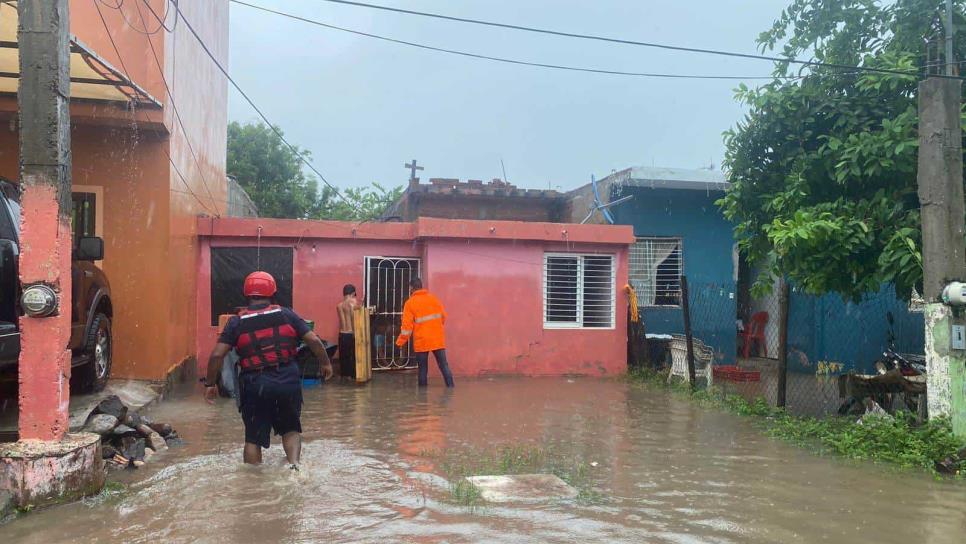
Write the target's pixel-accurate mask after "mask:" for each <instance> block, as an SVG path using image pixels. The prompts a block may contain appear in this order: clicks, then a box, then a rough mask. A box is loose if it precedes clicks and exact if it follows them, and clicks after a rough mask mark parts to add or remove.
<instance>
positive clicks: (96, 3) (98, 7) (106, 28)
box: [93, 0, 218, 216]
mask: <svg viewBox="0 0 966 544" xmlns="http://www.w3.org/2000/svg"><path fill="white" fill-rule="evenodd" d="M93 1H94V8H95V9H96V10H97V15H98V17H100V19H101V24H103V25H104V31H105V32H106V33H107V37H108V39H109V40H110V41H111V47H113V48H114V54H116V55H117V60H118V62H120V64H121V70H123V71H124V77H126V78H128V80H130V79H131V76H130V75H128V74H130V72H128V69H127V66H126V65H125V64H124V57H123V56H122V55H121V50H120V49H118V47H117V43H116V42H115V41H114V36H113V35H112V34H111V31H110V27H109V26H108V24H107V19H105V18H104V13H103V12H101V3H100V1H99V0H93ZM162 147H164V146H162ZM164 153H165V155H166V156H167V157H168V162H170V163H171V166H172V167H173V168H174V169H175V172H177V173H178V177H179V178H180V179H181V182H182V183H184V186H185V188H186V189H187V190H188V192H189V193H191V196H193V197H194V199H195V200H196V201H198V204H200V205H201V207H202V208H204V209H205V210H206V211H207V212H209V213H211V214H212V215H216V216H217V215H218V213H217V212H212V211H211V209H210V208H209V207H208V205H207V204H205V203H204V201H202V200H201V199H200V198H199V197H198V195H197V194H195V192H194V191H192V190H191V186H190V185H189V184H188V181H187V180H185V178H184V176H182V175H181V171H180V170H178V166H177V165H176V164H175V163H174V159H172V158H171V155H170V154H169V153H168V150H167V149H165V150H164Z"/></svg>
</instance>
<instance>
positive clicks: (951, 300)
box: [943, 281, 966, 306]
mask: <svg viewBox="0 0 966 544" xmlns="http://www.w3.org/2000/svg"><path fill="white" fill-rule="evenodd" d="M943 304H947V305H949V306H966V283H962V282H958V281H954V282H952V283H950V284H949V285H947V286H946V288H945V289H943Z"/></svg>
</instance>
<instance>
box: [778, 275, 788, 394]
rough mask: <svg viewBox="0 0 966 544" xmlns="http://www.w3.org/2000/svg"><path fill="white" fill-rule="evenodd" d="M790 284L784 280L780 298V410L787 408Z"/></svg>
mask: <svg viewBox="0 0 966 544" xmlns="http://www.w3.org/2000/svg"><path fill="white" fill-rule="evenodd" d="M788 305H789V301H788V284H787V283H786V282H785V281H784V280H782V282H781V296H780V297H779V298H778V398H777V401H776V404H777V405H778V407H779V408H784V407H785V402H786V393H787V390H788Z"/></svg>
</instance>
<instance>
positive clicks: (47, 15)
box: [17, 0, 72, 441]
mask: <svg viewBox="0 0 966 544" xmlns="http://www.w3.org/2000/svg"><path fill="white" fill-rule="evenodd" d="M18 11H19V21H20V22H19V28H18V32H17V39H18V43H19V48H20V88H19V91H18V95H17V100H18V103H19V108H20V186H21V188H22V201H21V205H22V208H23V214H22V219H21V223H20V225H21V228H20V232H21V233H22V234H21V239H20V281H21V284H22V285H23V287H24V290H25V291H26V290H27V289H28V288H29V287H30V286H45V287H41V290H42V292H41V293H39V295H38V296H39V297H40V298H38V299H37V300H35V301H34V302H35V303H38V304H41V303H44V302H46V303H47V304H49V305H50V306H54V305H56V306H54V307H53V309H52V311H50V312H49V313H52V315H51V316H49V317H29V316H24V317H22V318H20V331H21V352H20V373H19V374H20V378H19V379H20V421H19V430H20V439H21V440H24V439H39V440H51V441H55V440H60V439H62V438H63V437H64V434H65V433H66V432H67V430H68V423H67V405H68V401H69V399H70V391H69V383H70V382H69V380H70V352H69V351H68V348H67V346H68V343H69V341H70V319H71V314H70V308H71V276H70V270H71V269H70V265H71V246H72V244H71V224H70V209H71V194H70V193H71V179H70V176H71V171H70V170H71V155H70V111H69V105H70V33H69V28H70V19H69V14H68V13H69V12H68V0H27V1H24V0H21V2H19V4H18ZM51 291H52V293H51ZM44 294H47V296H48V298H47V299H46V301H44V300H43V298H42V297H43V295H44ZM51 295H53V296H51ZM31 306H32V305H31Z"/></svg>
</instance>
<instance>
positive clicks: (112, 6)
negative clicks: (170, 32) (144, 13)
mask: <svg viewBox="0 0 966 544" xmlns="http://www.w3.org/2000/svg"><path fill="white" fill-rule="evenodd" d="M96 1H97V2H98V3H99V4H100V5H102V6H104V7H105V8H107V9H111V10H114V11H116V12H118V13H120V14H121V18H122V19H124V22H125V23H126V24H127V26H128V27H130V28H131V30H133V31H134V32H136V33H138V34H141V35H142V36H154V35H157V34H158V33H160V32H161V31H162V30H167V27H165V26H164V23H163V22H162V23H161V25H160V26H158V28H156V29H154V30H148V29H147V28H146V27H145V28H144V29H143V30H142V29H140V28H137V27H136V26H134V23H132V22H131V21H130V20H129V19H128V18H127V13H125V12H124V1H125V0H117V3H116V4H108V3H107V2H105V1H104V0H96ZM145 1H147V0H145ZM152 11H153V10H152Z"/></svg>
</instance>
